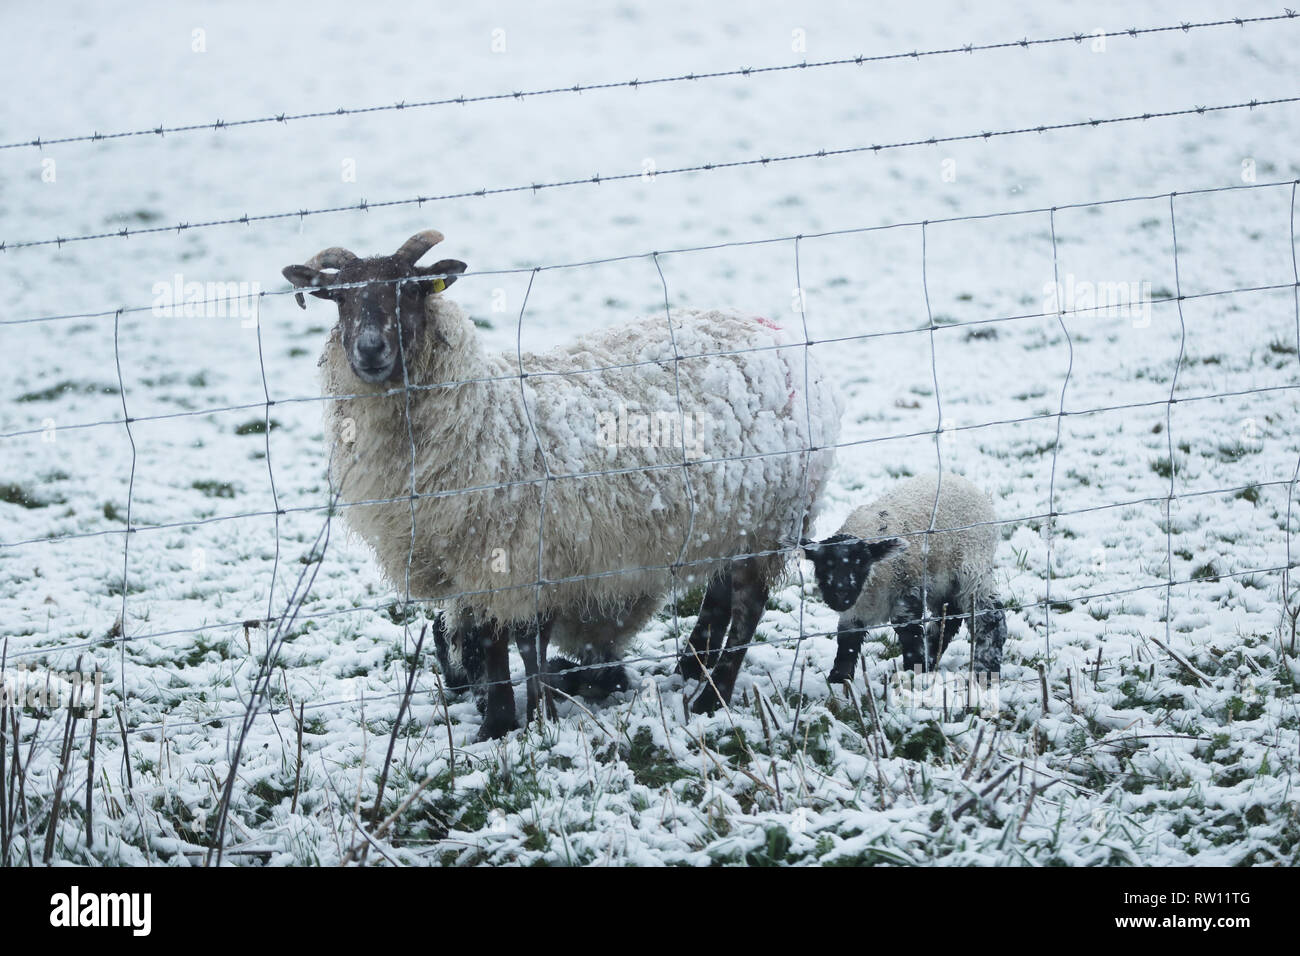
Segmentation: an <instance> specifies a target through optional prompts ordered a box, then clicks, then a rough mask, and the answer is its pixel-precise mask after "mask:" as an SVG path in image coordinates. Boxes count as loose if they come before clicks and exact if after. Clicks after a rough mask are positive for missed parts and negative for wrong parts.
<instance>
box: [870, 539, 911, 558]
mask: <svg viewBox="0 0 1300 956" xmlns="http://www.w3.org/2000/svg"><path fill="white" fill-rule="evenodd" d="M863 543H864V544H865V545H866V548H867V554H868V555H869V556H870V557H871V561H872V563H873V564H874V563H875V562H876V561H880V560H882V559H884V558H887V557H889V556H890V555H891V554H893V553H894V552H895V551H906V550H907V542H906V541H904V540H903V539H902V538H885V539H884V540H883V541H867V542H863Z"/></svg>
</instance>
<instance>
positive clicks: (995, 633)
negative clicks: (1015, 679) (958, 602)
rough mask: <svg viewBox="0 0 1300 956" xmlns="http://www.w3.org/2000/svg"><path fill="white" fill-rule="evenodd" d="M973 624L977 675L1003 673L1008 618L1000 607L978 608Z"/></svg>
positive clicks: (972, 634)
mask: <svg viewBox="0 0 1300 956" xmlns="http://www.w3.org/2000/svg"><path fill="white" fill-rule="evenodd" d="M972 617H973V618H974V620H973V621H972V624H971V632H972V633H971V656H972V657H973V658H974V668H975V672H976V673H983V674H1000V673H1001V672H1002V645H1003V644H1005V643H1006V640H1007V617H1006V614H1004V613H1003V611H1002V609H1001V608H1000V607H996V606H994V605H991V604H990V605H986V606H985V607H982V608H976V609H975V613H974V614H973V615H972Z"/></svg>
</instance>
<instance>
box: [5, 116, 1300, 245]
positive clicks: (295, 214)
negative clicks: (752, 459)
mask: <svg viewBox="0 0 1300 956" xmlns="http://www.w3.org/2000/svg"><path fill="white" fill-rule="evenodd" d="M1290 103H1300V96H1285V97H1276V98H1273V99H1250V100H1246V101H1243V102H1238V103H1223V104H1219V105H1217V106H1191V107H1187V108H1184V109H1174V110H1163V111H1159V112H1144V113H1134V114H1130V115H1126V116H1111V117H1106V118H1103V119H1095V118H1090V119H1084V120H1072V121H1068V122H1061V123H1040V124H1038V125H1034V126H1022V127H1016V128H1012V129H1001V130H984V131H981V132H975V133H961V134H957V135H953V136H930V137H928V138H925V139H913V140H902V141H898V142H893V143H875V144H872V145H869V146H845V147H840V148H837V149H818V150H812V151H808V152H802V153H790V154H786V155H781V156H761V157H758V158H756V159H738V160H727V161H721V162H711V163H696V164H694V165H688V166H676V167H670V168H667V169H658V170H655V171H654V172H653V173H648V172H646V171H645V170H639V171H637V172H630V173H617V174H615V175H612V176H601V175H599V174H596V175H593V176H583V177H580V178H576V179H564V180H554V181H551V182H541V183H528V184H521V185H515V186H497V187H493V188H487V187H484V188H482V189H472V190H464V191H461V192H451V193H442V194H440V195H433V196H414V197H410V198H406V199H387V200H382V201H376V202H369V201H367V200H364V199H363V200H361V201H360V202H358V203H352V204H349V205H341V206H325V207H321V208H318V209H297V210H287V211H283V212H272V213H261V214H258V215H250V214H248V213H245V214H244V215H242V216H234V217H228V218H224V219H208V220H203V221H200V222H181V223H176V224H175V225H172V226H141V227H139V228H135V229H133V228H130V227H127V226H124V227H122V228H121V229H116V230H113V231H111V232H95V233H86V234H84V235H78V236H55V237H54V238H52V239H27V240H20V241H18V242H7V241H0V252H7V251H10V250H14V249H31V248H36V247H41V246H57V247H59V248H62V247H63V246H64V245H65V244H69V243H74V242H94V241H98V240H101V239H126V238H130V237H131V236H143V235H151V234H155V233H170V232H173V231H174V232H176V233H177V234H178V235H179V234H180V233H182V232H185V231H187V230H192V229H210V228H213V227H216V226H234V225H245V226H247V225H252V224H253V223H259V222H271V221H275V220H281V219H293V218H298V219H300V220H301V219H305V218H307V217H308V216H320V215H326V214H330V213H339V212H368V211H370V210H372V209H391V208H396V207H399V206H411V205H417V206H423V205H424V204H425V203H434V202H446V201H448V200H453V199H473V198H485V197H487V196H501V195H507V194H510V193H525V192H531V193H533V194H536V193H539V192H542V191H545V190H550V189H563V188H567V187H571V186H599V185H600V184H602V183H612V182H626V181H628V180H632V179H638V180H641V179H645V178H646V177H651V178H658V177H660V176H677V175H683V174H686V173H704V172H716V171H719V170H724V169H741V168H746V167H751V166H770V165H777V164H781V163H791V162H799V161H802V160H811V159H827V158H832V157H838V156H850V155H856V154H861V153H876V154H879V153H881V152H884V151H887V150H894V149H907V148H910V147H914V146H936V145H939V144H940V143H958V142H966V141H971V140H983V141H986V142H987V141H988V140H992V139H1000V138H1004V137H1008V136H1023V135H1025V134H1027V133H1039V134H1041V133H1048V132H1057V131H1060V130H1069V129H1082V128H1085V127H1091V128H1099V127H1103V126H1114V125H1116V124H1121V123H1134V122H1144V121H1147V120H1153V119H1171V118H1173V117H1178V116H1193V115H1196V116H1205V115H1208V114H1212V113H1223V112H1229V111H1232V110H1243V109H1248V110H1252V111H1253V110H1255V109H1258V108H1263V107H1266V106H1281V105H1285V104H1290Z"/></svg>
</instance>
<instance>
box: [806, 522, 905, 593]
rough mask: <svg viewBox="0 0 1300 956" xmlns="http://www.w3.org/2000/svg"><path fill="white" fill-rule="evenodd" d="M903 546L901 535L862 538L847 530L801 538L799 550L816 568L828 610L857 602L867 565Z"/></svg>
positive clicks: (868, 569)
mask: <svg viewBox="0 0 1300 956" xmlns="http://www.w3.org/2000/svg"><path fill="white" fill-rule="evenodd" d="M906 547H907V542H906V541H904V540H903V539H902V538H885V539H884V540H882V541H863V540H862V539H861V538H855V537H854V536H853V535H851V534H834V535H831V536H830V537H829V538H827V539H826V540H825V541H804V542H803V551H804V554H806V555H807V556H808V559H809V560H810V561H812V563H813V568H814V570H815V571H816V572H817V586H818V587H819V588H821V592H822V600H824V601H825V602H826V604H827V606H828V607H829V608H830V609H831V610H832V611H840V612H843V611H847V610H848V609H849V608H851V607H853V605H855V604H857V603H858V595H860V594H861V593H862V586H863V585H864V584H866V583H867V578H869V577H870V576H871V568H872V567H873V566H874V565H875V563H876V562H877V561H881V560H883V559H885V558H887V557H889V556H890V555H891V554H893V553H894V552H895V551H901V550H903V549H904V548H906Z"/></svg>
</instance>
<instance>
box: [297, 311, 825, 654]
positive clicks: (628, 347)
mask: <svg viewBox="0 0 1300 956" xmlns="http://www.w3.org/2000/svg"><path fill="white" fill-rule="evenodd" d="M426 321H427V323H428V325H427V327H426V334H425V335H424V336H423V342H424V344H423V346H422V347H421V348H420V349H418V350H417V351H416V354H412V355H410V356H409V358H408V363H407V369H408V372H407V374H408V380H409V382H410V383H411V384H412V385H414V386H437V387H432V388H420V389H416V390H412V391H409V392H405V391H403V390H401V389H398V390H396V392H395V394H391V395H384V394H383V392H384V391H385V389H384V388H382V387H378V386H372V385H367V384H365V383H364V382H362V381H361V380H359V379H358V378H357V377H356V376H355V375H354V374H353V372H352V370H351V367H350V366H349V364H348V360H347V357H346V355H345V354H344V351H343V349H342V346H341V343H340V338H339V331H338V329H337V328H335V330H334V332H333V333H332V334H331V335H330V337H329V340H328V342H327V344H326V347H325V352H324V355H323V356H322V358H321V366H322V372H323V385H324V391H325V393H326V394H327V395H333V396H346V395H356V396H357V397H353V398H342V399H340V400H338V401H333V402H328V403H326V404H327V405H328V406H329V408H328V411H327V413H326V434H327V436H328V439H329V441H330V443H331V445H332V446H333V449H332V450H333V455H332V461H333V462H334V465H333V470H332V472H333V479H334V482H335V487H339V488H341V490H342V499H343V500H344V501H346V502H364V501H371V500H374V499H388V498H394V499H398V500H395V501H391V502H386V503H380V504H362V505H353V506H350V507H347V508H346V509H345V514H346V517H347V521H348V523H349V524H350V526H351V527H352V528H353V529H354V530H355V531H356V532H357V533H358V534H359V535H360V536H361V537H362V538H363V539H364V540H365V541H367V542H368V543H369V544H370V546H371V547H372V548H373V549H374V552H375V555H376V557H377V558H378V561H379V564H380V566H381V568H382V569H383V571H384V573H385V574H386V576H387V577H388V579H389V580H390V581H391V582H392V583H393V585H394V586H395V587H397V588H398V589H399V590H401V589H404V587H405V584H406V575H407V559H408V551H409V547H410V541H411V514H410V504H409V501H408V500H407V498H406V496H407V495H408V494H409V491H410V482H411V478H410V459H411V445H410V443H409V440H408V430H407V421H406V415H405V412H406V408H407V402H408V399H409V403H410V415H411V430H410V431H411V434H412V435H413V436H414V445H415V490H416V493H417V495H421V496H430V495H432V496H436V497H420V498H418V500H417V501H416V507H415V520H416V531H415V551H414V556H413V559H412V560H411V563H410V592H411V595H412V596H413V597H416V598H423V599H448V598H453V597H455V596H457V595H462V594H464V595H465V596H464V597H463V598H461V599H459V601H458V603H463V604H465V605H471V606H473V607H474V608H475V609H476V613H481V614H483V615H486V616H487V617H491V618H495V619H496V620H498V621H500V622H514V621H524V620H529V621H531V620H532V619H533V617H534V614H535V612H537V611H540V612H541V613H542V614H543V615H548V614H549V615H553V616H554V617H555V618H556V620H557V622H558V623H560V624H561V625H562V626H560V627H557V628H556V633H555V635H554V637H553V640H555V641H556V642H557V643H559V644H560V646H561V647H564V645H565V644H566V643H570V649H572V650H575V651H578V652H582V651H585V650H587V647H586V646H581V647H576V648H574V647H572V643H573V642H576V641H578V638H577V637H576V635H577V634H579V633H581V632H582V631H584V630H585V628H584V627H582V626H581V625H582V622H583V621H584V620H593V619H595V620H600V621H603V622H606V623H607V622H608V621H610V620H611V619H613V620H616V621H619V627H620V628H622V630H623V632H624V633H623V634H622V635H621V636H618V637H617V638H616V639H617V640H619V641H621V640H622V639H623V638H625V637H626V636H628V634H630V633H634V632H635V630H636V629H638V628H640V627H641V626H642V625H643V624H644V623H645V622H646V620H647V619H648V617H649V616H650V615H651V614H652V613H653V612H654V611H655V610H657V609H658V607H660V606H662V603H663V600H664V598H665V597H666V596H667V595H668V593H669V590H670V586H671V578H670V574H669V572H668V570H666V568H665V566H667V565H672V564H674V563H675V562H679V561H680V562H682V563H683V564H685V565H686V566H685V567H682V568H681V570H680V574H679V578H678V581H679V584H680V586H685V587H689V586H691V585H692V584H696V583H703V582H705V581H706V580H707V579H708V576H709V575H710V574H712V573H713V572H714V571H715V570H717V568H718V561H719V560H720V559H725V558H727V557H730V556H734V555H740V554H750V553H754V552H763V551H771V550H776V549H787V548H790V547H792V546H794V545H796V544H797V543H798V542H799V540H800V537H801V535H802V534H803V533H804V532H805V531H806V529H807V527H808V526H809V525H810V523H811V519H812V516H813V514H814V512H815V508H816V504H817V502H818V500H819V498H820V496H821V493H822V490H823V487H824V485H825V483H826V479H827V475H828V472H829V470H830V468H831V465H832V461H833V457H834V448H833V446H834V444H835V442H836V441H837V438H838V434H839V420H840V415H841V411H842V406H841V402H840V399H839V397H838V394H837V392H836V390H835V389H834V388H833V387H832V385H831V384H830V382H829V381H827V380H826V378H825V377H824V375H823V373H822V371H821V369H820V368H819V367H818V365H817V363H816V362H815V361H814V360H813V358H812V356H811V355H806V354H805V353H806V352H807V351H808V350H807V349H806V348H805V347H803V346H802V345H788V344H787V343H788V342H789V339H788V337H787V336H786V335H785V334H784V333H783V332H781V330H779V329H778V328H777V327H776V326H775V325H773V324H772V323H771V322H769V321H768V320H766V319H763V318H761V317H757V316H747V315H743V314H740V313H736V312H721V311H709V312H702V311H681V312H674V313H672V334H671V335H670V333H669V323H668V317H667V316H665V315H659V316H657V317H649V318H644V319H640V320H638V321H636V322H633V323H631V324H628V325H623V326H620V327H616V328H611V329H606V330H603V331H600V332H596V333H593V334H591V335H588V336H586V337H585V338H584V339H582V340H581V341H579V342H575V343H572V344H569V345H565V346H561V347H558V348H555V349H553V350H551V351H549V352H545V353H541V354H529V353H525V354H524V355H523V356H522V366H523V371H524V373H525V377H524V378H523V379H522V380H521V378H520V376H519V370H520V363H519V360H518V358H517V357H516V355H515V354H513V353H504V354H499V355H489V354H486V353H485V352H484V350H483V349H482V347H481V345H480V343H479V341H478V337H477V335H476V331H475V328H474V325H473V323H472V322H470V321H469V319H468V318H466V316H465V315H464V314H463V313H462V311H461V310H460V308H459V307H458V306H456V304H455V303H453V302H451V301H450V300H447V299H445V298H443V297H442V296H441V295H430V296H429V298H428V299H427V300H426ZM783 344H787V347H785V348H778V346H781V345H783ZM709 353H712V354H709ZM719 353H723V354H719ZM725 353H731V354H725ZM674 355H677V356H681V359H680V361H679V362H674ZM639 363H647V364H639ZM805 363H806V364H805ZM629 365H630V366H632V367H621V368H607V367H610V366H629ZM601 368H605V369H607V370H604V371H586V370H589V369H601ZM805 368H806V369H807V380H806V381H805ZM679 390H680V403H681V404H680V412H679V407H678V397H677V396H678V391H679ZM636 415H645V416H648V418H649V419H650V420H652V421H655V422H656V423H657V424H658V425H664V424H666V423H668V422H670V421H675V422H678V423H680V421H681V420H682V417H683V416H684V417H685V420H686V421H687V422H688V423H691V424H692V425H693V426H694V427H695V428H696V429H697V430H698V441H697V434H696V433H692V432H690V431H687V432H685V438H686V458H685V460H686V462H687V463H688V464H687V466H686V467H685V468H684V467H683V465H682V461H683V449H682V437H683V432H682V430H681V429H680V427H678V428H677V429H676V430H675V431H672V432H671V433H670V434H669V435H668V436H664V435H658V436H657V438H656V437H655V436H654V435H653V434H652V435H651V436H650V441H642V440H641V436H640V435H639V434H638V433H637V430H636V428H635V425H636V424H637V423H636V421H635V419H634V418H633V416H636ZM620 422H631V424H632V425H633V427H632V428H631V429H628V432H630V434H627V433H624V434H620V433H619V432H620V427H619V426H620ZM652 431H653V430H652ZM348 437H352V438H353V440H352V441H351V442H348V441H347V440H346V439H347V438H348ZM656 442H657V443H656ZM810 448H811V449H814V450H812V451H809V449H810ZM717 459H732V460H725V461H718V460H717ZM593 473H596V474H593ZM548 475H549V479H548ZM539 535H540V536H541V540H540V545H541V546H540V547H539ZM539 558H540V574H539ZM785 559H786V555H785V554H777V555H772V556H771V557H770V558H768V559H766V560H765V563H766V565H767V571H768V573H769V574H770V575H771V576H772V577H775V576H777V575H778V574H779V572H780V571H781V570H782V569H783V567H784V565H785V563H786V560H785ZM592 575H596V576H595V577H589V576H592ZM539 577H540V579H541V580H543V581H546V582H548V583H546V584H544V585H543V586H542V587H541V588H540V589H539V588H537V587H535V585H536V583H537V582H538V580H539ZM569 578H577V580H562V579H569ZM549 582H557V583H549ZM467 592H468V593H467ZM565 624H568V625H570V626H563V625H565ZM570 634H572V635H575V636H574V637H573V638H569V637H568V635H570ZM586 640H588V641H589V640H590V636H588V637H587V638H586Z"/></svg>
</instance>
